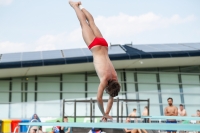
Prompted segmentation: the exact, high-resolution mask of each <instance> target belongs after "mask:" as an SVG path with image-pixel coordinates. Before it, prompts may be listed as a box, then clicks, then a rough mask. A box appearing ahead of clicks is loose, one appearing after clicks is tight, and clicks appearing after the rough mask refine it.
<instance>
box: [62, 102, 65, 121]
mask: <svg viewBox="0 0 200 133" xmlns="http://www.w3.org/2000/svg"><path fill="white" fill-rule="evenodd" d="M62 109H63V111H62V121H63V122H64V116H65V99H63V108H62Z"/></svg>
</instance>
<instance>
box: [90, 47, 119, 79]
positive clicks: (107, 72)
mask: <svg viewBox="0 0 200 133" xmlns="http://www.w3.org/2000/svg"><path fill="white" fill-rule="evenodd" d="M91 51H92V54H93V63H94V67H95V70H96V72H97V75H98V77H99V79H100V81H102V80H111V79H112V80H117V73H116V71H115V69H114V67H113V65H112V63H111V61H110V58H109V56H108V47H105V46H99V45H97V46H95V47H93V48H92V49H91Z"/></svg>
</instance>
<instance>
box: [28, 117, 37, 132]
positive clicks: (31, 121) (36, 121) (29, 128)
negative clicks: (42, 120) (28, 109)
mask: <svg viewBox="0 0 200 133" xmlns="http://www.w3.org/2000/svg"><path fill="white" fill-rule="evenodd" d="M35 120H36V122H39V121H38V120H37V119H32V120H31V121H30V122H33V121H35ZM29 130H30V125H29V127H28V130H27V133H28V132H29Z"/></svg>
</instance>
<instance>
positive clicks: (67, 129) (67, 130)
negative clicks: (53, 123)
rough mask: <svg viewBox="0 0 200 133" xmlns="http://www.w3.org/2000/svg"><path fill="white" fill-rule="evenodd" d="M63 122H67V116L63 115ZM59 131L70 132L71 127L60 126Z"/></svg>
mask: <svg viewBox="0 0 200 133" xmlns="http://www.w3.org/2000/svg"><path fill="white" fill-rule="evenodd" d="M63 122H68V117H67V116H65V117H64V119H63ZM61 132H63V133H72V128H71V127H61Z"/></svg>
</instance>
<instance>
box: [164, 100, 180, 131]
mask: <svg viewBox="0 0 200 133" xmlns="http://www.w3.org/2000/svg"><path fill="white" fill-rule="evenodd" d="M167 101H168V105H169V106H167V107H166V108H165V116H178V109H177V107H176V106H173V99H172V98H171V97H170V98H168V99H167ZM166 123H177V121H176V120H174V119H168V120H167V121H166ZM171 132H172V133H176V131H175V130H167V133H171Z"/></svg>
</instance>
